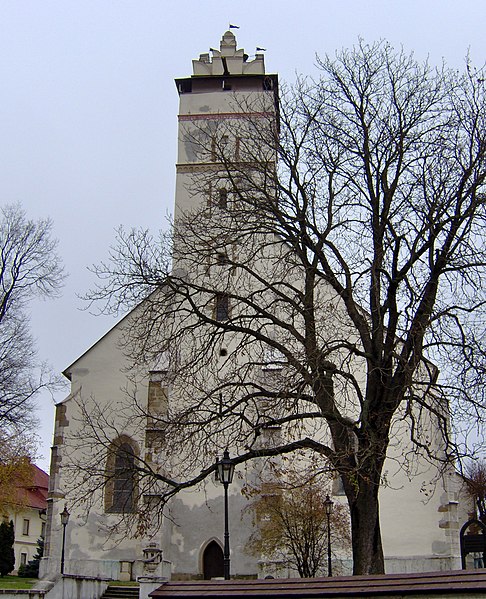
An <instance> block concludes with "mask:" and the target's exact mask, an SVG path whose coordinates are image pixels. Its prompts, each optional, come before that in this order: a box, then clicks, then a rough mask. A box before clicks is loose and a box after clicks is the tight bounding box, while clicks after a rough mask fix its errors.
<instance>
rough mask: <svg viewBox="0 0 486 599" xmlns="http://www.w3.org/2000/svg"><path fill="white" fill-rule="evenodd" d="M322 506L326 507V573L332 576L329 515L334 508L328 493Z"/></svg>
mask: <svg viewBox="0 0 486 599" xmlns="http://www.w3.org/2000/svg"><path fill="white" fill-rule="evenodd" d="M324 507H325V509H326V517H327V575H328V576H332V563H331V515H332V511H333V508H334V501H332V499H330V497H329V495H326V499H325V501H324Z"/></svg>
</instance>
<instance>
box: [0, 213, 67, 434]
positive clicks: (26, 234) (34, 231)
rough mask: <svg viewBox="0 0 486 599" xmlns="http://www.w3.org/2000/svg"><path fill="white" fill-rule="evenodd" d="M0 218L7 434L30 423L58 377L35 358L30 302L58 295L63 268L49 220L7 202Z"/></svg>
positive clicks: (1, 366) (0, 347)
mask: <svg viewBox="0 0 486 599" xmlns="http://www.w3.org/2000/svg"><path fill="white" fill-rule="evenodd" d="M0 218H1V220H0V430H1V431H2V434H4V435H5V436H6V437H8V436H9V435H11V434H15V435H17V434H18V433H19V432H20V431H23V430H25V429H26V428H28V427H29V426H31V425H32V418H33V401H32V400H33V399H34V397H35V395H36V394H37V393H38V392H39V391H40V389H42V388H45V387H46V386H49V385H50V384H52V383H53V382H54V378H53V377H52V376H51V375H50V373H49V371H48V369H47V368H46V367H45V366H44V365H42V364H39V362H38V361H37V356H36V349H35V345H34V340H33V339H32V336H31V334H30V331H29V318H28V315H27V314H26V307H27V305H28V303H29V302H30V301H31V300H32V299H33V298H35V297H49V296H53V295H55V294H56V293H57V291H58V290H59V288H60V286H61V284H62V281H63V271H62V266H61V261H60V259H59V257H58V255H57V254H56V246H57V241H55V240H53V239H52V237H51V229H52V223H51V221H50V220H38V221H31V220H28V219H27V217H26V215H25V213H24V211H23V210H22V209H21V207H20V206H19V205H11V206H4V207H3V208H2V209H1V217H0Z"/></svg>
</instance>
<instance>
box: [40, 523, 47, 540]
mask: <svg viewBox="0 0 486 599" xmlns="http://www.w3.org/2000/svg"><path fill="white" fill-rule="evenodd" d="M45 536H46V523H45V522H43V523H42V524H41V537H45Z"/></svg>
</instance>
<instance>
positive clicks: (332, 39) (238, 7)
mask: <svg viewBox="0 0 486 599" xmlns="http://www.w3.org/2000/svg"><path fill="white" fill-rule="evenodd" d="M229 23H232V24H235V25H239V27H240V29H239V30H235V31H234V33H235V34H236V36H237V41H238V47H243V48H244V49H245V50H246V52H247V53H248V54H250V55H251V54H254V53H255V48H256V46H260V47H263V48H266V68H267V72H271V73H275V72H276V73H278V74H279V76H280V78H281V80H286V81H292V80H293V79H294V78H295V75H296V73H302V74H309V75H312V74H316V68H315V56H316V54H318V55H321V56H322V55H324V54H326V53H327V54H334V52H335V51H336V50H337V49H340V48H343V47H350V46H352V45H353V44H355V43H356V41H357V39H358V38H359V37H362V38H363V39H364V40H365V41H369V42H372V41H375V40H378V39H386V40H388V41H389V42H391V43H392V44H393V45H394V46H396V47H399V46H403V47H404V49H405V50H407V51H413V52H415V55H416V57H417V58H418V59H420V60H425V59H426V58H429V61H430V62H431V63H432V64H440V63H441V61H442V60H445V62H446V63H447V64H448V65H450V66H452V67H454V68H463V65H464V58H465V55H466V53H467V52H468V51H469V53H470V55H471V57H472V60H473V62H475V63H478V64H479V63H482V62H483V61H484V59H485V57H486V51H485V50H486V36H485V24H486V0H475V1H473V0H462V2H458V1H457V0H456V1H452V0H420V1H419V0H406V1H404V0H381V1H379V0H372V1H366V0H359V1H358V0H346V1H339V0H332V1H331V0H314V1H312V0H300V1H298V2H289V1H286V0H260V1H258V2H256V1H252V0H247V1H245V2H242V1H239V2H238V1H236V0H233V1H232V2H229V1H225V0H219V1H217V2H216V1H212V0H205V1H204V2H201V1H196V0H193V1H189V0H179V1H178V2H174V1H172V0H111V1H110V0H0V82H1V83H0V86H1V87H0V89H1V105H0V165H1V166H0V168H1V177H0V203H1V204H2V205H3V204H8V203H12V202H20V203H22V205H23V207H24V208H25V210H26V211H27V214H28V216H29V217H32V218H39V217H45V216H49V217H51V218H52V220H53V222H54V231H55V236H56V237H57V238H58V239H59V250H60V253H61V255H62V257H63V259H64V263H65V266H66V270H67V271H68V273H69V278H68V280H67V283H66V285H65V287H64V290H63V295H62V297H61V298H60V299H58V300H55V301H49V302H39V303H36V304H35V305H34V306H33V307H32V314H31V321H32V330H33V332H34V335H35V337H36V338H37V341H38V347H39V355H40V357H41V358H42V359H44V360H47V361H49V362H50V363H51V365H52V367H53V369H54V370H55V371H57V372H61V371H62V370H64V368H66V367H67V366H68V365H69V364H70V363H71V362H73V361H74V360H75V359H76V358H77V357H78V356H80V355H81V354H82V353H83V352H84V351H85V350H86V349H88V348H89V347H90V346H91V345H92V344H93V343H94V342H95V341H96V340H97V339H99V337H101V336H102V335H103V334H104V333H105V332H106V331H107V330H108V329H109V328H110V327H111V326H113V324H114V322H115V321H114V320H113V319H112V318H108V317H97V316H93V315H91V314H90V313H89V312H88V311H86V310H85V311H83V307H84V306H83V302H82V301H81V300H79V299H78V297H77V296H78V295H79V294H82V293H83V292H85V291H86V290H87V289H88V288H89V287H90V286H91V285H92V284H93V282H94V281H93V277H92V275H91V274H90V273H89V271H88V270H87V266H89V265H90V264H93V263H95V262H99V261H100V260H101V259H103V258H104V257H106V255H107V251H108V248H109V245H110V243H111V242H112V240H113V239H114V229H115V228H116V227H117V226H118V225H120V224H123V225H124V226H128V227H131V226H134V227H143V228H151V229H152V230H154V231H156V230H157V229H158V228H162V227H164V226H165V222H166V216H167V214H168V213H170V211H171V210H172V204H173V198H174V180H175V168H174V163H175V157H176V126H177V108H178V96H177V92H176V88H175V85H174V81H173V80H174V78H175V77H181V76H188V75H190V74H191V60H192V59H193V58H197V57H198V56H199V54H200V53H202V52H207V51H208V50H209V48H210V47H219V41H220V38H221V36H222V34H223V32H224V31H225V30H226V29H227V28H228V25H229ZM66 394H67V392H66V393H64V394H63V393H60V394H58V395H57V396H56V397H55V398H54V399H55V400H56V401H60V400H61V399H63V397H64V396H65V395H66ZM53 407H54V402H53V399H52V398H50V397H49V396H47V395H46V396H43V397H42V398H40V401H39V417H40V419H41V424H42V427H41V430H40V431H39V432H40V434H41V438H42V446H41V449H40V456H41V457H40V459H39V460H38V464H39V465H40V466H41V467H42V468H44V469H47V468H48V463H49V447H50V445H51V439H52V430H53V416H54V410H53Z"/></svg>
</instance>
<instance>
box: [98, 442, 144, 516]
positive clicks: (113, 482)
mask: <svg viewBox="0 0 486 599" xmlns="http://www.w3.org/2000/svg"><path fill="white" fill-rule="evenodd" d="M135 457H136V453H135V449H134V443H133V442H132V441H131V440H130V439H129V438H128V437H123V438H120V439H118V440H117V441H115V442H114V443H112V446H111V448H110V451H109V455H108V460H107V467H106V478H107V481H106V490H105V511H107V512H110V513H114V514H126V513H130V512H133V511H134V510H135V503H136V481H137V477H136V470H135Z"/></svg>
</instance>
